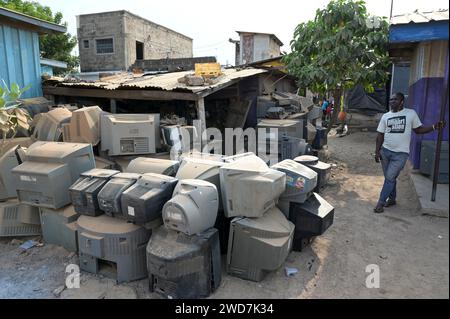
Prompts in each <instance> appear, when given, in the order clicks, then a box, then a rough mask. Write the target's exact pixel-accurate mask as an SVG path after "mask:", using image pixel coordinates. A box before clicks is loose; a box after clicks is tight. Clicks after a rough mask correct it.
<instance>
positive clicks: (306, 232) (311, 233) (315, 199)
mask: <svg viewBox="0 0 450 319" xmlns="http://www.w3.org/2000/svg"><path fill="white" fill-rule="evenodd" d="M333 219H334V207H333V206H331V205H330V204H329V203H328V202H327V201H326V200H324V199H323V198H322V197H321V196H320V195H319V194H317V193H314V194H313V195H312V196H311V197H310V198H308V200H307V201H306V202H304V203H303V204H298V203H290V210H289V220H290V221H292V223H294V225H295V233H294V245H293V249H294V251H301V249H302V246H303V245H302V240H304V239H305V238H311V237H315V236H320V235H322V234H323V233H324V232H325V231H326V230H327V229H328V228H329V227H330V226H331V225H332V224H333Z"/></svg>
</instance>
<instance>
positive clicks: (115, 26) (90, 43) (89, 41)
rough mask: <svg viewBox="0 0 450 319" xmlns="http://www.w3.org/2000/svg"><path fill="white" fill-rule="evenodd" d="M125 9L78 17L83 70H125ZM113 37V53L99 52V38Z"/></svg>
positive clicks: (81, 66)
mask: <svg viewBox="0 0 450 319" xmlns="http://www.w3.org/2000/svg"><path fill="white" fill-rule="evenodd" d="M123 14H124V11H116V12H104V13H97V14H86V15H80V16H78V17H77V34H78V46H79V52H80V68H81V72H95V71H113V70H124V69H125V68H126V65H125V48H124V43H125V36H124V32H123V30H124V23H123ZM105 38H112V39H113V47H114V52H113V53H102V54H99V53H97V41H96V40H98V39H105Z"/></svg>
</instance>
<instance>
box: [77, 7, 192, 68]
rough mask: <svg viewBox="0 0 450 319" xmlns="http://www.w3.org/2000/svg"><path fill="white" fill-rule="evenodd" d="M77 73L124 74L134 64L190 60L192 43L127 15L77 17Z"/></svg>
mask: <svg viewBox="0 0 450 319" xmlns="http://www.w3.org/2000/svg"><path fill="white" fill-rule="evenodd" d="M77 34H78V45H79V52H80V68H81V72H97V71H120V70H128V69H129V68H130V67H131V66H132V65H133V64H134V63H135V62H136V60H149V59H167V58H169V59H172V58H191V57H192V56H193V49H192V39H191V38H189V37H187V36H185V35H183V34H181V33H179V32H175V31H173V30H171V29H169V28H166V27H164V26H161V25H159V24H156V23H154V22H151V21H148V20H146V19H143V18H141V17H139V16H137V15H135V14H133V13H131V12H128V11H125V10H122V11H113V12H102V13H94V14H84V15H79V16H77Z"/></svg>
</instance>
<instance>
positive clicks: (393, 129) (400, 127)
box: [386, 116, 406, 133]
mask: <svg viewBox="0 0 450 319" xmlns="http://www.w3.org/2000/svg"><path fill="white" fill-rule="evenodd" d="M405 129H406V116H396V117H391V118H390V119H388V120H387V128H386V133H405Z"/></svg>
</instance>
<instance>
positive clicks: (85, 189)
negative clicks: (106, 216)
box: [69, 168, 120, 216]
mask: <svg viewBox="0 0 450 319" xmlns="http://www.w3.org/2000/svg"><path fill="white" fill-rule="evenodd" d="M119 173H120V172H119V171H115V170H109V169H96V168H94V169H92V170H89V171H87V172H84V173H83V174H81V177H80V178H79V179H78V180H77V181H76V182H75V184H73V185H72V186H71V187H70V188H69V192H70V198H71V200H72V205H73V206H74V208H75V211H76V212H77V213H79V214H82V215H88V216H98V215H101V214H103V212H102V211H101V210H100V207H99V205H98V193H99V192H100V190H101V189H102V188H103V186H104V185H105V184H106V183H107V182H108V181H109V180H110V179H111V178H112V177H113V176H114V175H116V174H119Z"/></svg>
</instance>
